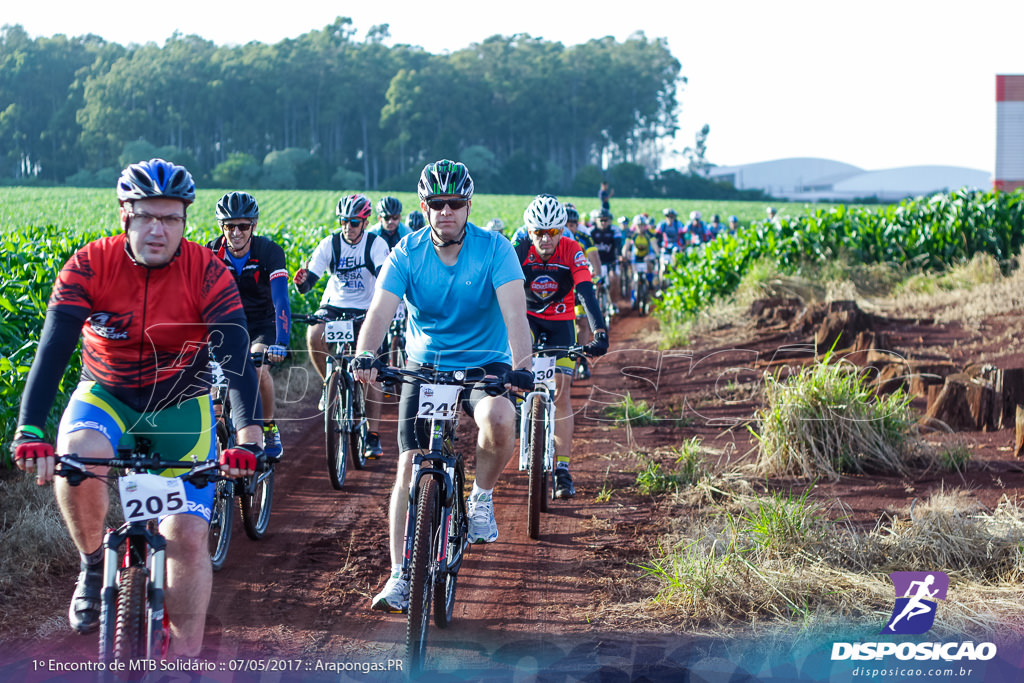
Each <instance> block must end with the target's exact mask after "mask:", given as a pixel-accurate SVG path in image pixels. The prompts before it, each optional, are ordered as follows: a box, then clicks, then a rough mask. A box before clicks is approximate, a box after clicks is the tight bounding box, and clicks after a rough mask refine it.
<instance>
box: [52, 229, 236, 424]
mask: <svg viewBox="0 0 1024 683" xmlns="http://www.w3.org/2000/svg"><path fill="white" fill-rule="evenodd" d="M125 241H126V237H125V235H123V234H120V235H115V236H112V237H105V238H103V239H99V240H96V241H95V242H90V243H89V244H87V245H85V246H84V247H82V248H81V249H79V250H78V251H77V252H76V253H75V255H74V256H72V257H71V259H70V260H69V261H68V262H67V264H65V266H64V268H63V270H61V272H60V275H59V276H58V277H57V281H56V283H55V284H54V287H53V294H52V295H51V296H50V303H49V308H50V309H51V310H55V311H57V312H61V313H66V314H68V315H70V316H72V317H74V318H77V319H79V320H82V321H83V325H82V362H83V366H84V367H83V371H82V375H83V378H84V379H91V380H95V381H96V382H98V383H99V384H100V385H101V386H103V387H104V388H105V389H107V390H108V391H110V392H111V393H112V394H113V395H114V396H115V397H117V398H118V399H119V400H121V401H124V402H125V403H126V404H127V405H128V406H130V407H132V408H133V409H135V410H138V411H143V410H155V409H159V408H160V407H161V406H164V405H168V404H176V403H178V402H180V401H181V400H183V399H186V398H191V397H193V396H199V395H201V394H203V393H205V392H207V391H209V382H208V381H204V380H203V379H202V378H201V377H200V375H201V373H205V372H206V371H207V361H208V358H209V349H208V348H207V336H208V332H209V330H208V328H207V325H209V324H213V323H220V322H224V321H226V320H229V319H232V318H234V319H238V318H239V316H241V315H242V302H241V299H240V298H239V295H238V288H237V287H236V286H235V282H234V280H233V279H232V277H231V274H230V273H229V272H228V270H227V268H225V267H224V264H223V263H221V262H220V260H219V259H218V258H217V256H216V254H214V253H213V252H212V251H210V250H209V249H205V248H203V247H202V246H201V245H199V244H196V243H195V242H189V241H188V240H182V241H181V247H180V248H179V251H178V253H177V254H176V255H175V257H174V258H173V259H172V260H171V262H170V263H168V264H167V265H166V266H163V267H160V268H147V267H145V266H142V265H138V264H136V263H134V261H133V260H132V259H131V257H130V256H129V255H128V253H127V252H126V250H125ZM242 322H243V324H244V317H243V318H242ZM212 341H215V340H211V342H212Z"/></svg>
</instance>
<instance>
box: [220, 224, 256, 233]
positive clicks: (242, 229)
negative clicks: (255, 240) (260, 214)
mask: <svg viewBox="0 0 1024 683" xmlns="http://www.w3.org/2000/svg"><path fill="white" fill-rule="evenodd" d="M220 227H222V228H224V229H225V230H227V231H228V232H231V231H232V230H238V231H239V232H249V231H250V230H252V222H251V221H250V222H248V223H221V224H220Z"/></svg>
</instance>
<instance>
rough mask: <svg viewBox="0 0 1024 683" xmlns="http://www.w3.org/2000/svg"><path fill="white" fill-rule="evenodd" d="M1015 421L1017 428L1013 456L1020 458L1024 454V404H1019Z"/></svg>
mask: <svg viewBox="0 0 1024 683" xmlns="http://www.w3.org/2000/svg"><path fill="white" fill-rule="evenodd" d="M1014 421H1015V422H1016V425H1017V426H1016V429H1015V430H1014V438H1013V457H1015V458H1019V457H1021V455H1024V406H1017V409H1016V411H1015V417H1014Z"/></svg>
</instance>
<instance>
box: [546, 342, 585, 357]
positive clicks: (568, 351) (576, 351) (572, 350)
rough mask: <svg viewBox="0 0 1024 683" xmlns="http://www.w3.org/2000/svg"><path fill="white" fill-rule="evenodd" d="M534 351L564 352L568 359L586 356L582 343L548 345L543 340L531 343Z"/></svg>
mask: <svg viewBox="0 0 1024 683" xmlns="http://www.w3.org/2000/svg"><path fill="white" fill-rule="evenodd" d="M533 352H534V353H543V354H547V353H563V352H564V353H565V355H567V356H568V357H569V358H570V359H572V360H576V359H578V358H583V357H584V356H586V355H587V354H586V351H585V347H584V346H583V345H582V344H573V345H572V346H548V345H547V344H545V343H543V342H538V343H536V344H534V345H533Z"/></svg>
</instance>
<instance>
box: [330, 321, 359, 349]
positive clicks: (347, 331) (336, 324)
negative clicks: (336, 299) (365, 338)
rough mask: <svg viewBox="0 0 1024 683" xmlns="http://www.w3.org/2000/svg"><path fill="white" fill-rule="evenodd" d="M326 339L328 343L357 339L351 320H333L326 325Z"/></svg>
mask: <svg viewBox="0 0 1024 683" xmlns="http://www.w3.org/2000/svg"><path fill="white" fill-rule="evenodd" d="M324 339H325V340H326V341H327V343H328V344H344V343H346V342H354V341H355V340H356V333H355V327H354V326H353V325H352V321H351V320H332V321H330V322H329V323H327V324H326V325H324Z"/></svg>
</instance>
